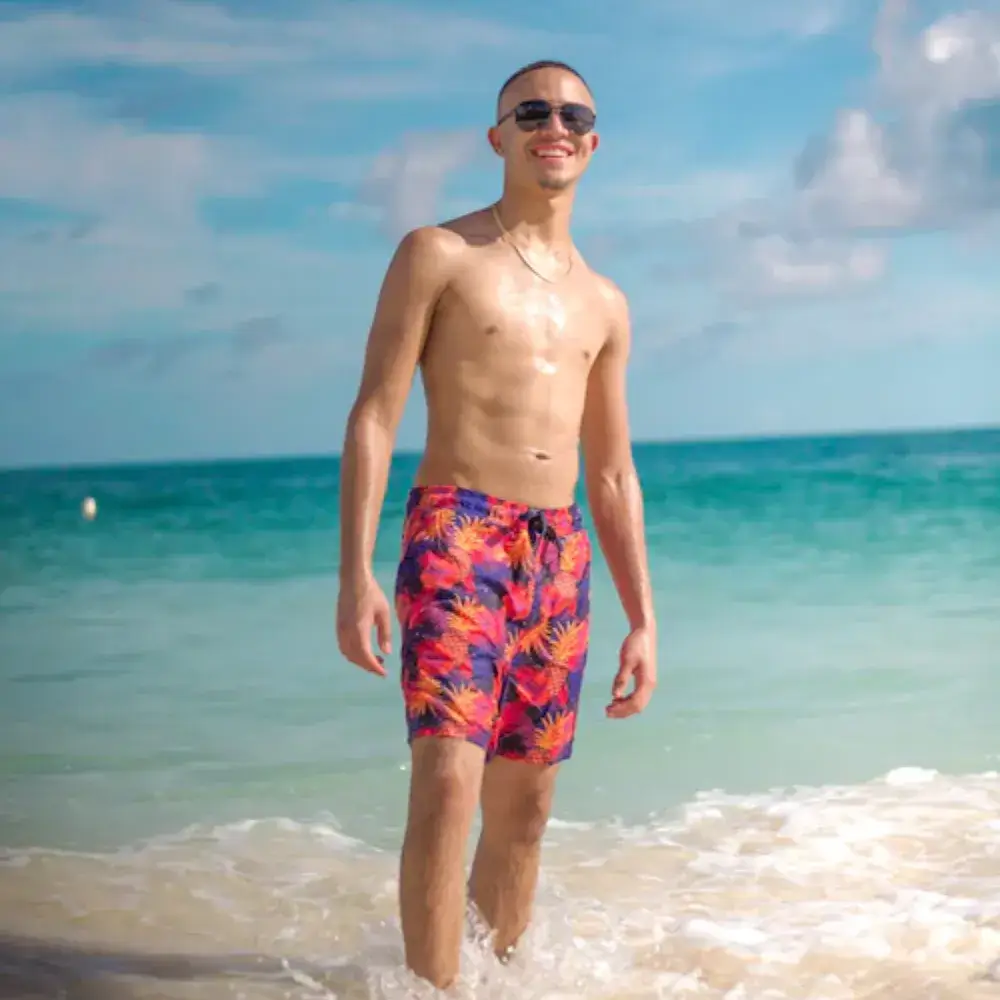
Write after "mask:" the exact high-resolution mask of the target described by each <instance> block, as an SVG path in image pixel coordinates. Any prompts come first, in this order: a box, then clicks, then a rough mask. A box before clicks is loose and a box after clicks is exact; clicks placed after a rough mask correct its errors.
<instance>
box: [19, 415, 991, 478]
mask: <svg viewBox="0 0 1000 1000" xmlns="http://www.w3.org/2000/svg"><path fill="white" fill-rule="evenodd" d="M991 431H992V432H1000V424H948V425H931V426H927V425H913V426H909V427H887V428H881V429H876V428H854V429H850V428H843V429H840V430H827V431H817V430H811V431H787V432H784V433H777V432H770V433H763V434H761V433H756V434H753V433H748V434H728V435H722V434H693V435H684V436H679V437H665V438H633V439H632V445H633V447H637V448H642V447H656V446H660V447H662V446H672V447H678V446H686V445H727V444H755V443H757V444H766V443H769V442H771V443H774V442H780V441H796V440H802V439H806V438H816V439H825V440H843V439H850V438H866V437H867V438H876V437H908V436H914V435H922V436H927V435H939V436H944V435H947V434H956V433H959V434H961V433H989V432H991ZM421 451H422V449H421V448H393V451H392V458H393V459H396V458H397V457H409V456H413V455H420V454H421ZM341 455H342V449H338V450H336V451H329V452H292V451H289V452H272V453H257V454H246V455H238V454H235V455H217V456H214V457H209V456H201V457H193V456H192V457H187V458H179V457H162V458H131V459H129V458H126V459H112V460H102V461H86V460H84V461H78V462H62V463H37V464H27V465H0V475H3V474H6V473H16V472H72V471H79V470H87V469H122V468H156V467H163V466H170V465H190V466H204V465H224V464H231V465H235V464H239V463H241V462H295V461H327V460H332V459H339V458H340V457H341Z"/></svg>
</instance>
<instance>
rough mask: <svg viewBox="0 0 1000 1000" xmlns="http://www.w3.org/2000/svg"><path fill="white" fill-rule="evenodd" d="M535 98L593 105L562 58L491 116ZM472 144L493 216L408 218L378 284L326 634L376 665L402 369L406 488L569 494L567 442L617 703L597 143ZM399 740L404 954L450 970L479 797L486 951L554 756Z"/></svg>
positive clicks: (614, 525)
mask: <svg viewBox="0 0 1000 1000" xmlns="http://www.w3.org/2000/svg"><path fill="white" fill-rule="evenodd" d="M538 98H544V99H547V100H549V101H551V102H552V103H553V104H556V105H560V104H563V103H567V102H578V103H583V104H587V105H588V106H590V107H591V108H595V110H596V107H595V102H594V98H593V95H592V94H591V93H590V91H589V90H588V89H587V87H586V86H585V85H584V83H583V82H582V81H581V80H580V79H578V78H577V77H576V76H575V75H574V74H572V73H569V72H567V71H566V70H563V69H557V68H545V69H540V70H536V71H533V72H531V73H529V74H527V75H525V76H522V77H520V78H519V79H517V80H515V81H514V83H513V84H512V85H511V86H510V87H509V88H508V89H507V91H506V92H505V93H504V94H503V95H502V98H501V101H500V105H499V108H498V119H499V118H500V117H501V116H502V115H503V114H504V113H505V112H506V111H508V110H509V109H511V108H513V107H515V106H516V105H517V104H518V103H519V102H521V101H523V100H528V99H538ZM488 141H489V143H490V145H491V146H492V148H493V150H494V151H495V153H496V154H497V155H498V156H499V157H500V158H501V160H502V162H503V168H504V184H503V194H502V197H501V198H500V200H499V202H498V203H497V205H496V207H495V209H496V214H495V215H494V212H493V211H491V209H490V208H486V209H483V210H481V211H478V212H474V213H472V214H469V215H466V216H463V217H461V218H458V219H454V220H451V221H449V222H446V223H443V224H441V225H439V226H432V227H426V228H423V229H418V230H416V231H414V232H412V233H410V234H409V235H408V236H407V237H406V238H404V240H403V241H402V242H401V244H400V246H399V248H398V249H397V251H396V254H395V256H394V258H393V261H392V263H391V264H390V266H389V269H388V272H387V274H386V277H385V281H384V283H383V287H382V290H381V293H380V296H379V301H378V304H377V307H376V312H375V318H374V321H373V324H372V328H371V332H370V334H369V340H368V346H367V351H366V356H365V365H364V371H363V375H362V379H361V386H360V389H359V392H358V397H357V400H356V402H355V405H354V407H353V410H352V413H351V417H350V420H349V423H348V430H347V436H346V440H345V445H344V454H343V462H342V484H341V492H342V497H341V524H342V537H341V567H340V579H341V587H340V595H339V602H338V618H337V628H338V640H339V644H340V648H341V651H342V653H343V655H344V656H345V657H346V658H347V659H348V660H349V661H351V662H352V663H354V664H356V665H358V666H360V667H362V668H363V669H366V670H368V671H370V672H371V673H374V674H378V675H384V674H385V666H384V657H385V656H386V655H388V654H389V653H390V652H391V632H392V627H391V611H390V605H389V602H388V600H387V598H386V596H385V594H384V593H383V592H382V590H381V588H380V587H379V585H378V584H377V582H376V581H375V579H374V576H373V573H372V565H371V561H372V551H373V548H374V541H375V535H376V531H377V526H378V521H379V517H380V511H381V507H382V503H383V500H384V494H385V489H386V480H387V474H388V465H389V460H390V456H391V452H392V447H393V442H394V438H395V433H396V429H397V427H398V423H399V420H400V418H401V416H402V412H403V408H404V406H405V403H406V399H407V397H408V395H409V391H410V389H411V385H412V381H413V378H414V376H415V374H416V372H417V371H419V372H420V374H421V377H422V380H423V384H424V388H425V394H426V400H427V410H428V430H427V440H426V445H425V450H424V456H423V459H422V461H421V463H420V466H419V470H418V472H417V476H416V482H417V484H420V485H445V484H449V485H455V486H464V487H467V488H469V489H473V490H477V491H480V492H483V493H488V494H491V495H494V496H498V497H502V498H504V499H507V500H514V501H519V502H522V503H527V504H530V505H532V506H535V507H543V508H545V507H561V506H566V505H568V504H570V503H571V502H572V501H573V499H574V493H575V488H576V484H577V481H578V478H579V475H580V463H579V453H580V451H581V446H582V452H583V459H584V465H585V476H586V480H585V482H586V487H587V492H588V497H589V501H590V509H591V513H592V517H593V521H594V526H595V528H596V530H597V535H598V538H599V541H600V545H601V549H602V551H603V553H604V555H605V558H606V560H607V562H608V565H609V568H610V569H611V572H612V576H613V578H614V581H615V585H616V588H617V590H618V593H619V596H620V598H621V601H622V605H623V608H624V610H625V613H626V615H627V617H628V620H629V624H630V629H631V631H630V633H629V635H628V637H627V638H626V640H625V642H624V643H623V645H622V649H621V657H620V663H619V670H618V673H617V675H616V677H615V680H614V682H613V685H612V699H611V702H610V703H609V705H608V707H607V715H608V716H609V717H610V718H625V717H627V716H630V715H634V714H636V713H638V712H640V711H642V710H643V709H644V708H645V707H646V705H647V704H648V702H649V699H650V697H651V695H652V692H653V689H654V687H655V683H656V662H655V646H656V626H655V618H654V613H653V605H652V597H651V590H650V584H649V574H648V568H647V560H646V549H645V540H644V533H643V513H642V496H641V491H640V488H639V483H638V478H637V476H636V473H635V467H634V465H633V461H632V452H631V445H630V442H629V428H628V414H627V407H626V393H625V383H626V365H627V360H628V356H629V342H630V330H629V320H628V308H627V304H626V301H625V298H624V296H623V295H622V293H621V292H620V291H619V290H618V288H616V287H615V285H614V284H612V283H611V282H610V281H609V280H608V279H606V278H604V277H602V276H600V275H598V274H596V273H595V272H594V271H592V270H591V269H590V268H589V267H588V265H587V264H586V262H585V261H584V260H583V259H582V257H581V256H580V255H579V253H578V252H577V250H576V249H575V247H574V245H573V242H572V238H571V236H570V231H569V228H570V217H571V213H572V208H573V201H574V197H575V194H576V187H577V182H578V181H579V179H580V177H581V176H582V175H583V173H584V172H585V171H586V169H587V166H588V164H589V162H590V159H591V157H592V156H593V155H594V153H595V151H596V150H597V148H598V145H599V140H598V136H597V134H596V132H591V133H589V134H587V135H576V134H574V133H573V132H571V131H569V130H567V129H566V128H565V126H564V125H563V123H562V122H561V121H560V119H559V117H558V115H552V116H551V117H550V118H549V120H548V123H547V124H546V126H545V127H543V128H541V129H539V130H538V131H534V132H523V131H521V130H520V129H519V128H518V126H517V124H516V123H515V122H514V121H513V120H512V119H510V118H508V119H507V120H506V121H504V122H502V123H501V124H500V125H498V126H494V127H492V128H490V129H489V131H488ZM498 221H499V225H498ZM515 247H516V248H518V249H520V251H521V254H519V253H518V252H517V249H515ZM522 255H523V257H522ZM526 261H527V263H526ZM529 265H530V266H529ZM536 271H537V272H540V274H541V275H543V276H544V277H540V276H539V274H538V273H536ZM547 279H548V280H547ZM373 630H374V631H375V633H376V637H377V642H378V649H379V654H380V655H379V654H376V653H375V652H373V650H372V646H371V634H372V631H373ZM412 753H413V768H412V775H411V792H410V808H409V816H408V823H407V831H406V838H405V842H404V847H403V856H402V867H401V877H400V895H401V900H400V903H401V913H402V923H403V934H404V939H405V945H406V960H407V964H408V966H409V967H410V968H411V969H412V970H413V971H414V972H415V973H416V974H417V975H419V976H421V977H422V978H425V979H427V980H429V981H431V982H432V983H434V984H436V985H438V986H447V985H448V984H449V983H451V982H453V980H454V978H455V976H456V975H457V970H458V955H459V949H460V943H461V935H462V933H463V923H464V912H465V886H464V884H463V881H464V879H463V866H462V859H463V855H464V844H465V841H466V839H467V837H468V832H469V829H470V826H471V822H472V818H473V815H474V811H475V807H476V805H477V803H479V802H480V801H481V804H482V809H483V817H484V826H483V834H482V836H481V838H480V843H479V846H478V849H477V852H476V858H475V861H474V863H473V868H472V873H471V876H470V879H469V893H470V895H471V899H472V900H473V902H474V903H475V904H476V905H477V907H478V910H479V911H480V913H481V915H482V916H483V917H484V918H485V920H486V921H487V923H488V924H489V925H490V926H491V927H492V928H493V929H494V931H495V934H496V937H495V947H496V951H497V953H498V954H501V955H502V954H505V953H506V952H507V950H508V949H509V948H510V947H512V946H513V945H514V944H515V943H516V942H517V940H518V939H519V938H520V936H521V934H522V933H523V931H524V930H525V928H526V927H527V925H528V923H529V919H530V913H531V907H532V901H533V898H534V892H535V886H536V882H537V873H538V857H539V848H540V843H541V839H542V835H543V833H544V829H545V825H546V822H547V820H548V814H549V805H550V802H551V797H552V792H553V788H554V782H555V779H556V773H557V771H558V767H542V766H537V765H530V764H526V763H522V762H512V761H510V760H504V759H494V760H492V761H491V762H490V764H489V765H488V766H485V767H484V755H483V752H482V750H480V749H479V748H478V747H476V746H473V745H472V744H470V743H467V742H463V741H460V740H454V739H435V738H422V739H418V740H415V741H414V743H413V748H412Z"/></svg>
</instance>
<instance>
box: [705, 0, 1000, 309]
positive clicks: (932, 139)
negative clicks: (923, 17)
mask: <svg viewBox="0 0 1000 1000" xmlns="http://www.w3.org/2000/svg"><path fill="white" fill-rule="evenodd" d="M906 14H907V7H906V4H905V2H903V0H885V3H884V5H883V7H882V9H881V11H880V14H879V18H878V20H877V24H876V30H875V35H874V39H873V48H874V49H875V51H876V53H877V55H878V57H879V72H878V75H877V78H876V79H875V81H874V87H873V91H874V94H875V95H876V96H877V98H878V102H877V103H875V104H873V106H870V107H866V106H858V107H852V108H845V109H843V110H842V111H840V112H839V113H838V115H837V116H836V119H835V121H834V123H833V125H832V127H831V129H830V131H829V133H828V134H827V135H826V136H825V137H823V138H822V139H821V140H813V141H811V142H810V143H808V144H807V146H806V148H805V150H804V151H803V153H802V154H801V155H800V156H799V158H798V160H797V163H796V170H795V178H794V180H795V184H794V185H793V186H790V187H788V186H786V188H785V190H784V192H776V191H771V192H770V193H769V194H768V196H767V197H758V198H756V199H752V200H747V201H746V202H745V203H743V204H741V205H737V206H732V207H730V208H726V209H724V210H723V211H722V213H721V214H719V215H717V216H716V217H715V218H714V219H711V220H710V221H709V222H708V223H707V224H706V226H705V233H703V237H704V240H703V244H702V246H703V247H707V253H708V259H709V263H710V267H711V270H712V273H713V274H714V275H715V278H716V280H717V282H719V283H720V284H721V286H722V287H724V288H726V289H728V290H729V291H730V292H732V293H734V294H736V295H738V296H741V297H744V296H747V295H751V296H752V295H759V296H763V297H775V296H780V295H782V294H787V295H789V296H792V297H800V296H802V295H804V294H805V295H827V294H830V293H838V294H840V293H844V292H849V291H856V290H858V289H862V288H865V287H867V286H869V285H872V284H873V283H875V282H877V281H878V280H879V279H881V278H882V277H883V275H884V274H885V273H886V264H887V260H888V254H889V250H888V245H887V242H886V238H889V237H893V236H900V235H903V234H905V233H907V232H911V231H914V230H918V229H919V230H927V229H938V230H952V231H959V230H964V229H966V228H970V227H974V226H981V225H982V219H983V217H984V215H986V214H987V213H991V212H992V213H997V212H998V211H1000V178H998V177H997V175H996V170H995V162H994V164H993V165H992V166H991V163H990V150H991V149H992V150H993V154H994V156H995V153H996V151H997V150H1000V105H996V106H995V107H994V110H996V112H997V115H996V117H995V119H993V120H990V118H989V116H988V115H986V116H983V117H981V118H977V117H976V115H977V113H978V114H981V113H982V111H983V104H982V102H989V101H994V102H1000V15H992V14H987V13H984V12H981V11H970V12H965V13H951V14H947V15H945V16H943V17H941V18H939V19H938V20H936V21H933V22H932V23H931V24H929V25H926V26H925V27H924V28H923V30H920V31H917V32H912V31H908V30H907V22H906ZM874 236H881V237H882V238H883V239H882V242H871V239H872V237H874Z"/></svg>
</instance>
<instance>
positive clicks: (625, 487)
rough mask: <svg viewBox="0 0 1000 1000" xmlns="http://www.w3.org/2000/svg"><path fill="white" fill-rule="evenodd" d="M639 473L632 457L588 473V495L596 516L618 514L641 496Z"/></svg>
mask: <svg viewBox="0 0 1000 1000" xmlns="http://www.w3.org/2000/svg"><path fill="white" fill-rule="evenodd" d="M639 492H640V487H639V475H638V473H637V472H636V468H635V464H634V463H633V462H632V460H631V458H629V459H628V460H626V461H622V462H617V463H615V464H609V465H605V466H601V467H598V468H595V469H593V470H592V471H590V472H589V473H588V475H587V497H588V500H589V501H590V506H591V508H592V510H593V512H594V515H595V517H598V518H600V517H603V516H604V515H608V516H617V515H619V514H620V513H621V512H622V510H623V508H631V507H632V505H633V504H634V503H635V502H636V499H637V498H638V496H639Z"/></svg>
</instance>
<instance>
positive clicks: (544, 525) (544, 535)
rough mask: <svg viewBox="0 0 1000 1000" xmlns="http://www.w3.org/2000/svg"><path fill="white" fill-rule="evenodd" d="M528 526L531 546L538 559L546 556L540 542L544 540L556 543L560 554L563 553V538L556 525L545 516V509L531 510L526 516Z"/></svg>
mask: <svg viewBox="0 0 1000 1000" xmlns="http://www.w3.org/2000/svg"><path fill="white" fill-rule="evenodd" d="M526 527H527V530H528V537H529V538H530V539H531V548H532V551H533V552H534V553H535V558H536V560H540V559H542V558H543V556H544V550H543V547H542V546H541V545H540V544H539V543H540V542H543V541H546V542H551V543H552V544H553V545H555V547H556V551H557V552H558V553H559V555H562V548H563V545H562V538H560V536H559V532H558V531H556V529H555V527H554V526H553V525H552V524H551V523H550V522H549V519H548V518H547V517H546V516H545V512H544V511H541V510H535V511H531V512H530V513H529V514H528V515H527V518H526Z"/></svg>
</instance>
